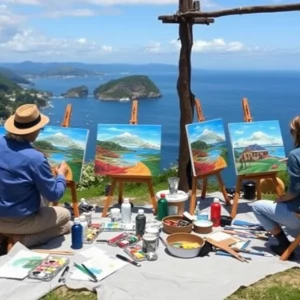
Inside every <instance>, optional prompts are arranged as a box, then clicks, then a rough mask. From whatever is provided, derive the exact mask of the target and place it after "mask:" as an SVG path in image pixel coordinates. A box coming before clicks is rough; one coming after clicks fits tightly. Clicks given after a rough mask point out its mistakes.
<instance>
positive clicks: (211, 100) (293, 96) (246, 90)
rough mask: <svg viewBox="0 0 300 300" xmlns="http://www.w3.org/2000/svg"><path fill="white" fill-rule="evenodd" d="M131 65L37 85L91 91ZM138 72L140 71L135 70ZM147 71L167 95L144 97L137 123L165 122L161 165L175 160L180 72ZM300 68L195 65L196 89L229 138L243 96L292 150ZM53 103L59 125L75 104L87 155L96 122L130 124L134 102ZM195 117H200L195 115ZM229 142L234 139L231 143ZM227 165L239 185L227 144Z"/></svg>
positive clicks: (227, 176) (231, 181)
mask: <svg viewBox="0 0 300 300" xmlns="http://www.w3.org/2000/svg"><path fill="white" fill-rule="evenodd" d="M125 72H127V70H125V69H124V70H120V72H118V73H111V74H106V75H105V76H104V77H103V78H97V77H95V78H94V77H89V78H66V79H61V78H40V79H36V80H35V81H34V82H35V85H36V88H39V89H43V90H46V91H51V92H53V93H54V95H55V96H56V97H58V96H60V94H61V93H64V92H66V90H67V89H69V88H71V87H75V86H79V85H82V84H84V85H86V86H88V87H89V89H90V94H92V92H93V90H94V89H95V88H96V87H97V86H98V85H100V84H103V83H105V82H106V81H108V80H110V79H115V78H119V77H122V76H124V75H122V73H123V74H124V73H125ZM135 74H136V73H135ZM141 74H144V75H148V76H149V77H150V78H151V79H152V80H153V81H154V83H155V84H156V85H157V86H158V87H159V89H160V90H161V93H162V94H163V97H162V98H160V99H149V100H140V101H139V108H138V122H139V124H157V125H162V130H163V133H162V164H161V166H162V168H168V167H169V166H170V164H174V163H177V159H178V147H179V120H180V114H179V112H180V110H179V99H178V96H177V90H176V83H177V75H178V74H177V71H174V72H171V71H165V72H164V69H163V67H161V68H159V69H158V70H157V71H155V72H153V71H151V72H142V73H141ZM299 83H300V72H292V71H291V72H285V71H260V72H258V71H206V70H202V71H201V70H194V71H193V74H192V91H193V92H194V94H195V95H196V96H197V97H198V98H200V100H201V105H202V109H203V112H204V116H205V118H206V120H212V119H216V118H222V119H223V120H224V124H225V128H226V135H227V139H228V141H229V136H228V130H227V124H228V123H231V122H243V111H242V105H241V99H242V98H243V97H247V98H248V100H249V104H250V109H251V113H252V116H253V118H254V121H264V120H279V122H280V126H281V130H282V135H283V140H284V145H285V149H286V153H288V152H289V151H290V150H291V149H292V141H291V139H290V135H289V122H290V120H291V119H292V118H293V117H294V116H295V115H297V114H300V112H299V101H300V88H299ZM51 102H52V105H53V107H49V108H46V109H44V113H46V114H47V115H49V117H50V118H51V125H57V126H59V125H60V123H61V121H62V119H63V115H64V110H65V107H66V105H67V104H68V103H71V104H72V106H73V114H72V120H71V126H72V127H78V128H87V129H89V130H90V135H89V141H88V149H87V153H86V160H87V161H89V160H92V159H93V158H94V155H95V144H96V143H95V141H96V131H97V124H98V123H104V124H127V123H128V122H129V119H130V111H131V103H130V102H127V103H124V102H123V103H120V102H101V101H97V100H95V99H94V98H92V97H89V98H86V99H61V98H55V99H52V100H51ZM195 122H197V119H196V114H195ZM228 145H230V143H229V142H228ZM229 150H230V151H229V167H228V168H227V169H226V170H224V172H223V178H224V181H225V183H226V185H227V186H229V185H235V180H236V176H235V171H234V165H233V158H232V151H231V149H229Z"/></svg>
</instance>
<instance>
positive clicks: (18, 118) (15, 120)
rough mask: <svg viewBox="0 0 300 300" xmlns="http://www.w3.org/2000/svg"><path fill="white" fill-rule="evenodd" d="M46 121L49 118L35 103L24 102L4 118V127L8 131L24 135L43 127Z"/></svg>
mask: <svg viewBox="0 0 300 300" xmlns="http://www.w3.org/2000/svg"><path fill="white" fill-rule="evenodd" d="M48 122H49V118H48V117H47V116H45V115H43V114H41V113H40V112H39V110H38V108H37V106H36V105H35V104H24V105H22V106H20V107H19V108H17V110H16V112H15V114H14V115H12V116H10V117H9V118H8V119H7V120H6V122H5V124H4V127H5V129H6V130H7V131H8V132H10V133H13V134H18V135H25V134H30V133H32V132H35V131H37V130H39V129H41V128H43V127H44V126H45V125H47V124H48Z"/></svg>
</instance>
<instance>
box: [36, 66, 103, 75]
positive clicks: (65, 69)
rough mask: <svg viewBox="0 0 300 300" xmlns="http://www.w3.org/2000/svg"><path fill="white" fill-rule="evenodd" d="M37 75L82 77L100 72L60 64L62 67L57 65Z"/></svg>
mask: <svg viewBox="0 0 300 300" xmlns="http://www.w3.org/2000/svg"><path fill="white" fill-rule="evenodd" d="M38 75H39V76H42V77H63V76H75V77H84V76H96V75H100V74H99V73H96V72H94V71H90V70H84V69H78V68H73V67H70V66H62V67H57V68H54V69H50V70H47V71H44V72H41V73H40V74H38Z"/></svg>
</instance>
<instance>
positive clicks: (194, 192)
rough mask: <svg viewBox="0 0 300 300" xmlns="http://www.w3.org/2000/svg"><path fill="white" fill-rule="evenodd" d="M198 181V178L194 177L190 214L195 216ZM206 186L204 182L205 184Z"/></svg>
mask: <svg viewBox="0 0 300 300" xmlns="http://www.w3.org/2000/svg"><path fill="white" fill-rule="evenodd" d="M197 181H198V178H197V177H195V176H193V180H192V195H191V199H190V214H191V215H193V214H194V211H195V207H196V199H197ZM203 185H204V182H203Z"/></svg>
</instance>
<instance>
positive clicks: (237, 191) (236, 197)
mask: <svg viewBox="0 0 300 300" xmlns="http://www.w3.org/2000/svg"><path fill="white" fill-rule="evenodd" d="M242 182H243V176H240V175H239V176H238V177H237V183H236V188H235V194H234V197H233V205H232V209H231V218H233V219H234V218H235V216H236V214H237V209H238V205H239V199H240V193H241V186H242Z"/></svg>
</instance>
